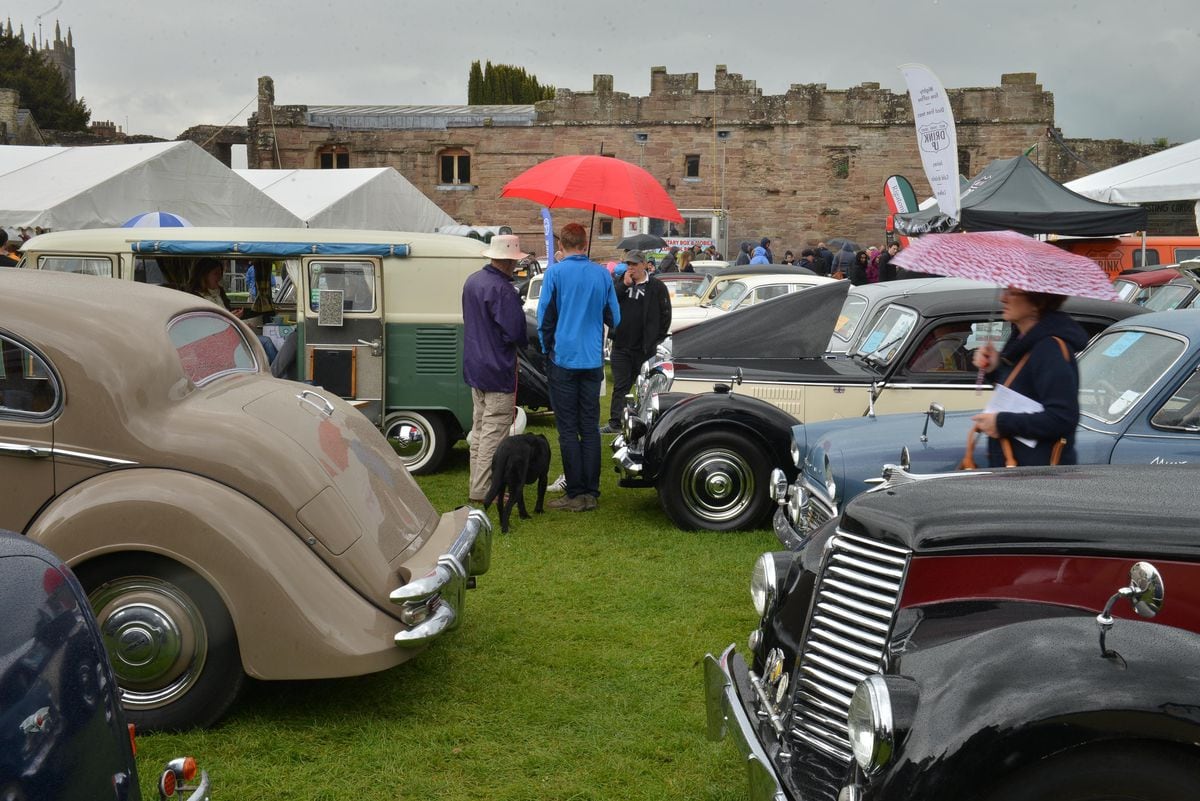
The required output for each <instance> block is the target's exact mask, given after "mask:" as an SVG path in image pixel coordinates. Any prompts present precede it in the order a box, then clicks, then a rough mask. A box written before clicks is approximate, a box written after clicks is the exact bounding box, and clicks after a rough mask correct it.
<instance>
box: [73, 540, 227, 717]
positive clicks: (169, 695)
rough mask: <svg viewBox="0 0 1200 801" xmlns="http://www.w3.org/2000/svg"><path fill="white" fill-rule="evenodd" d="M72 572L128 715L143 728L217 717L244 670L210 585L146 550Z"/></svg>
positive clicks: (91, 564)
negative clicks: (88, 605) (91, 614)
mask: <svg viewBox="0 0 1200 801" xmlns="http://www.w3.org/2000/svg"><path fill="white" fill-rule="evenodd" d="M76 573H77V575H78V576H79V580H80V582H81V583H82V584H83V587H84V589H85V590H86V591H87V594H88V600H89V601H90V602H91V605H92V610H93V611H94V612H95V614H96V619H97V621H98V622H99V624H100V634H101V636H102V637H103V639H104V645H105V648H106V649H107V650H108V656H109V660H110V661H111V662H112V665H113V671H114V672H115V673H116V675H117V683H118V684H119V685H120V686H121V690H122V694H121V704H122V706H124V707H125V712H126V714H127V715H128V717H129V719H130V721H131V722H132V723H134V724H136V726H137V728H138V729H139V730H143V731H174V730H178V729H185V728H189V727H192V726H202V727H203V726H211V725H212V724H213V723H216V722H217V720H218V719H220V717H221V716H222V715H224V714H225V712H226V711H227V710H228V709H229V707H230V705H231V704H233V702H234V700H235V699H236V698H237V695H238V692H239V691H240V690H241V687H242V683H243V680H244V678H245V674H244V673H243V672H242V660H241V656H240V654H239V651H238V644H237V635H236V633H235V631H234V628H233V620H232V619H231V618H230V617H229V612H228V611H227V610H226V609H225V605H224V604H223V603H222V602H221V598H220V596H218V595H217V593H216V592H215V591H214V590H213V588H212V587H210V586H209V585H208V583H207V582H205V581H204V580H203V579H202V578H200V577H199V576H197V575H196V574H195V573H193V572H192V571H190V570H188V569H187V568H185V567H183V566H182V565H180V564H178V563H176V562H173V561H171V560H169V559H164V558H162V557H159V556H153V555H150V554H139V555H123V556H119V557H109V558H106V559H102V560H99V561H96V562H91V563H89V564H85V565H81V566H80V567H79V569H78V570H77V571H76Z"/></svg>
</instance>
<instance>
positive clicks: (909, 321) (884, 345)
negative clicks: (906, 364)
mask: <svg viewBox="0 0 1200 801" xmlns="http://www.w3.org/2000/svg"><path fill="white" fill-rule="evenodd" d="M916 324H917V313H916V312H915V311H913V310H912V309H908V308H905V307H904V306H895V305H893V306H888V307H887V308H886V309H884V310H883V311H881V312H880V313H879V314H877V315H875V319H874V321H872V323H871V326H870V327H869V328H868V329H867V330H866V331H864V332H863V334H862V337H861V338H860V339H859V342H858V347H857V348H856V349H855V351H854V352H855V353H856V354H858V355H860V356H865V357H867V358H869V359H870V360H871V361H873V362H875V363H877V364H889V363H890V362H891V361H892V359H894V358H896V355H897V354H898V353H899V352H900V351H901V349H902V348H903V347H904V341H905V340H906V339H908V335H909V334H910V333H911V332H912V330H913V328H914V327H915V326H916Z"/></svg>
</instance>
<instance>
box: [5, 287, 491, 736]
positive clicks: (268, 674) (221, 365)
mask: <svg viewBox="0 0 1200 801" xmlns="http://www.w3.org/2000/svg"><path fill="white" fill-rule="evenodd" d="M0 354H2V357H3V358H2V361H0V528H7V529H13V530H15V531H19V532H23V533H24V534H25V535H26V536H27V537H29V538H30V539H31V540H36V541H37V542H40V543H41V544H43V545H45V546H47V547H49V548H50V549H52V550H53V551H55V552H56V553H57V554H59V555H60V556H61V557H62V558H63V559H65V560H66V562H67V563H68V564H69V565H70V566H71V567H72V569H74V570H75V572H76V573H77V575H78V576H79V579H80V581H81V582H82V584H83V586H84V588H85V589H86V590H87V592H88V596H89V598H90V599H91V602H92V606H93V608H94V609H95V612H96V616H97V618H98V619H99V622H100V627H101V632H102V635H103V637H104V639H105V642H106V645H107V647H108V650H109V654H110V656H111V658H112V662H113V666H114V668H115V669H116V674H117V677H118V681H119V683H120V685H121V687H122V688H123V691H124V694H123V703H124V705H125V707H126V709H127V711H128V712H129V713H130V717H131V718H132V719H133V721H134V722H135V723H137V725H138V727H139V728H142V729H174V728H180V727H186V726H191V725H208V724H211V723H213V722H214V721H216V720H217V719H218V718H219V717H220V716H221V715H222V714H223V713H224V712H225V711H226V710H227V709H228V708H229V706H230V704H232V703H233V701H234V699H235V697H236V696H237V694H238V689H239V688H240V686H241V685H242V681H243V677H244V676H247V675H248V676H253V677H255V678H259V679H317V678H326V677H335V676H351V675H358V674H363V673H369V672H372V671H378V670H383V669H385V668H389V667H392V666H393V665H397V664H399V663H401V662H403V661H405V660H407V659H409V658H411V657H412V656H413V655H414V654H416V653H417V652H418V651H419V650H420V649H421V648H422V647H423V646H425V645H426V644H428V643H429V642H431V641H432V640H434V639H436V638H437V637H439V636H440V635H442V634H444V633H446V632H448V631H449V630H451V629H453V628H454V627H455V626H457V625H458V624H459V623H460V622H461V619H462V614H463V602H464V595H465V591H466V589H467V588H469V587H471V586H473V585H474V582H475V578H474V577H475V576H477V575H479V574H482V573H484V572H486V570H487V568H488V562H489V560H490V555H491V527H490V525H489V523H488V521H487V518H486V516H484V515H483V514H482V513H481V512H478V511H472V510H469V509H467V508H460V509H457V510H455V511H453V512H447V513H444V514H442V513H439V512H438V511H437V510H436V509H434V508H433V506H432V505H430V503H429V501H428V500H427V499H426V498H425V496H424V495H423V494H422V493H421V491H420V489H419V488H418V487H417V485H416V484H415V483H414V481H413V479H412V477H411V476H410V475H409V473H408V471H407V470H405V468H404V466H403V465H402V463H401V461H400V459H399V458H398V457H397V455H396V454H395V452H394V451H393V450H392V448H391V447H390V446H389V445H388V443H387V441H386V440H385V439H384V437H383V435H382V434H381V433H380V432H379V430H378V429H377V428H376V427H375V426H374V425H372V423H371V422H370V421H369V420H368V419H367V418H366V417H364V416H363V415H362V414H360V413H359V412H358V411H356V410H355V409H354V408H353V407H351V406H350V405H349V404H347V403H346V402H345V401H343V400H341V399H339V398H338V397H336V396H335V395H333V394H331V393H329V392H326V391H324V390H321V389H318V388H316V387H312V386H308V385H304V384H299V383H295V382H290V381H282V380H278V379H275V378H272V377H271V376H270V373H269V372H267V371H266V369H265V361H266V357H265V354H264V353H263V350H262V346H261V345H260V344H259V343H258V341H257V340H256V339H255V337H254V336H252V335H251V332H250V330H249V329H248V328H246V326H245V325H244V324H242V323H241V322H240V321H239V320H237V319H236V318H235V317H233V316H232V315H230V314H228V313H226V312H225V310H224V309H220V308H218V307H216V306H214V305H212V304H209V303H207V302H206V301H204V300H201V299H199V298H196V297H193V296H191V295H186V294H183V293H180V292H174V291H171V290H166V289H162V288H159V287H152V286H143V285H132V284H127V283H123V282H117V281H111V280H107V279H104V278H93V277H89V276H79V275H61V274H55V273H49V272H42V271H34V270H13V269H0Z"/></svg>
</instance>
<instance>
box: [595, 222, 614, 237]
mask: <svg viewBox="0 0 1200 801" xmlns="http://www.w3.org/2000/svg"><path fill="white" fill-rule="evenodd" d="M599 222H600V233H599V234H598V235H599V236H600V237H602V238H604V239H611V238H612V235H613V221H612V217H601V218H600V221H599Z"/></svg>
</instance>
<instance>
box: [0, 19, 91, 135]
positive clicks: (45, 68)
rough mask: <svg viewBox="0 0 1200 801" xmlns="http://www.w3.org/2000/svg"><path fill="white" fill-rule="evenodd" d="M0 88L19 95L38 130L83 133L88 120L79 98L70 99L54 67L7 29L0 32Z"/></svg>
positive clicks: (88, 111) (59, 73)
mask: <svg viewBox="0 0 1200 801" xmlns="http://www.w3.org/2000/svg"><path fill="white" fill-rule="evenodd" d="M0 86H3V87H4V88H6V89H16V90H17V91H18V92H20V93H21V105H22V106H23V107H25V108H27V109H29V111H30V112H31V113H32V114H33V118H34V119H35V120H36V121H37V124H38V126H39V127H41V128H46V129H51V130H57V131H83V130H86V129H87V125H88V121H89V120H90V119H91V117H92V112H91V111H90V110H89V109H88V107H87V104H86V103H84V102H83V99H82V98H80V99H79V100H72V99H71V97H70V94H69V88H68V86H67V82H66V79H64V78H63V76H62V73H61V72H59V71H58V67H56V66H54V64H53V63H51V62H50V60H49V59H47V58H46V57H45V56H44V55H42V54H41V53H38V52H36V51H35V50H34V49H33V48H32V47H30V46H29V45H28V44H26V43H25V41H24V40H23V39H21V38H20V37H18V36H16V35H14V34H12V33H10V32H9V31H8V30H3V31H0Z"/></svg>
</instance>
